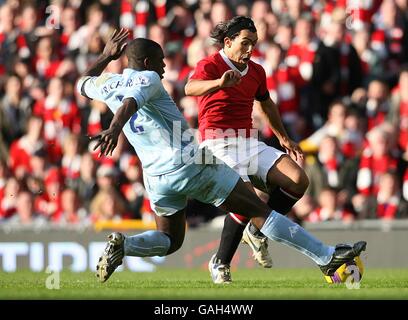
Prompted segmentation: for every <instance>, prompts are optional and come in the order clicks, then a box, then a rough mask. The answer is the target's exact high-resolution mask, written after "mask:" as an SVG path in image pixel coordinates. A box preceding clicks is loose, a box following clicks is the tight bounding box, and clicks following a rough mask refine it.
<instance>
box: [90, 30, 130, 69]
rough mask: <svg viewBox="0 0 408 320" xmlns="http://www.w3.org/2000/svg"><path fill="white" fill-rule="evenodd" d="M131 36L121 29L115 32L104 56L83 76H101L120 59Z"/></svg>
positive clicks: (103, 53) (106, 46)
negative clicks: (108, 66) (111, 64)
mask: <svg viewBox="0 0 408 320" xmlns="http://www.w3.org/2000/svg"><path fill="white" fill-rule="evenodd" d="M128 36H129V31H128V30H126V29H123V28H122V29H120V30H119V31H118V30H115V31H113V33H112V35H111V36H110V38H109V40H108V42H107V43H106V45H105V48H104V49H103V52H102V54H101V55H100V56H99V57H98V59H97V60H96V61H95V63H94V64H92V65H91V66H90V67H89V68H88V69H87V70H86V71H85V73H84V74H83V76H91V77H95V76H99V75H100V74H101V73H102V72H103V70H105V68H106V66H107V65H108V64H109V62H111V61H112V60H116V59H119V57H120V56H121V55H122V53H123V51H124V50H125V47H126V40H127V38H128Z"/></svg>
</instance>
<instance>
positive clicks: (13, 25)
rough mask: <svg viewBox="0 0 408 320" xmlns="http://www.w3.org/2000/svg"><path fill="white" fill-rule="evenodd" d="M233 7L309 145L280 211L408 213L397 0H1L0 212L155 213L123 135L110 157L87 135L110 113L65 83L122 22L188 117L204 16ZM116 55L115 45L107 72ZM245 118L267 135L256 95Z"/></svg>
mask: <svg viewBox="0 0 408 320" xmlns="http://www.w3.org/2000/svg"><path fill="white" fill-rule="evenodd" d="M235 15H245V16H250V17H251V18H252V19H253V20H254V22H255V24H256V27H257V30H258V39H259V40H258V43H257V46H256V48H255V50H254V52H253V56H252V59H253V60H254V61H256V62H258V63H260V64H261V65H262V66H263V67H264V68H265V70H266V74H267V85H268V89H269V91H270V94H271V97H272V99H273V100H274V101H275V102H276V103H277V105H278V107H279V109H280V113H281V116H282V120H283V122H284V124H285V126H286V129H287V131H288V133H289V134H290V136H291V138H292V139H294V140H295V141H297V142H299V143H300V145H301V147H302V148H303V150H304V152H305V155H306V156H305V160H304V162H303V163H301V165H302V166H303V167H304V169H305V170H306V172H307V174H308V176H309V179H310V187H309V189H308V191H307V193H306V195H305V196H304V197H303V198H302V199H301V200H300V201H299V203H298V204H297V205H296V206H295V207H294V209H293V210H292V212H291V214H290V216H291V217H292V218H293V219H295V220H297V221H299V222H302V221H309V222H320V221H326V220H342V221H347V222H350V223H351V222H352V221H355V220H358V219H399V218H407V217H408V205H407V201H408V166H407V163H408V67H407V65H406V64H407V63H408V30H407V29H408V1H407V0H384V1H381V0H358V1H357V0H339V1H320V0H319V1H316V0H303V1H302V0H273V1H244V0H230V1H213V0H185V1H166V0H155V1H142V0H135V1H132V0H121V1H120V0H117V1H114V0H100V1H82V0H67V1H62V0H61V1H17V0H11V1H4V0H3V1H2V0H0V93H1V94H0V224H14V225H22V224H32V223H40V222H49V223H53V224H60V225H61V224H62V225H64V224H80V223H89V224H92V223H95V222H97V221H103V220H120V219H128V218H131V219H143V220H144V221H152V220H154V214H153V212H152V210H151V208H150V205H149V199H148V196H147V194H146V192H145V189H144V186H143V176H142V170H141V166H140V163H139V159H138V157H137V156H136V154H135V153H134V151H133V149H132V148H131V147H130V145H129V144H128V142H127V141H126V139H125V138H123V137H121V139H120V143H119V145H118V147H117V149H116V150H115V152H114V154H113V156H112V157H109V158H105V157H101V158H99V157H98V153H97V152H95V151H93V146H92V142H90V141H89V138H88V137H89V136H93V135H96V134H98V133H99V132H100V131H101V130H104V129H107V128H108V127H109V124H110V121H111V119H112V117H113V115H112V113H111V112H110V111H109V109H108V108H107V106H106V105H105V104H103V103H100V102H98V101H91V100H88V99H86V98H84V97H81V96H80V95H78V93H77V92H76V91H75V83H76V81H77V79H78V77H79V75H80V74H81V73H82V72H84V71H85V70H86V68H87V67H88V66H89V65H90V64H92V63H93V62H94V61H95V59H96V58H97V56H98V55H99V54H100V53H101V52H102V50H103V47H104V44H105V41H106V39H107V38H108V36H109V35H110V34H111V32H112V31H113V29H114V28H118V27H125V28H129V29H130V30H131V37H133V38H135V37H148V38H150V39H152V40H154V41H156V42H158V43H159V44H160V45H161V46H162V47H163V49H164V52H165V63H166V68H165V71H166V72H165V75H164V79H163V84H164V86H165V88H166V90H167V91H168V92H169V93H170V94H171V96H172V97H173V98H174V100H175V101H176V103H177V105H179V106H180V108H181V110H182V112H183V113H184V115H185V117H186V119H187V120H188V122H189V123H190V125H191V126H192V127H194V128H196V127H197V114H198V107H197V100H196V98H193V97H186V96H185V95H184V85H185V83H186V81H187V79H188V77H189V75H190V74H191V72H192V71H193V70H194V67H195V65H196V64H197V62H198V61H199V60H200V59H202V58H203V57H205V56H207V55H210V54H212V53H215V52H216V51H217V50H219V48H218V47H216V46H215V44H214V42H213V41H212V40H211V39H210V36H209V35H210V31H211V30H212V28H213V27H214V26H215V25H216V24H217V23H219V22H220V21H225V20H228V19H230V18H232V17H233V16H235ZM124 67H126V61H125V59H124V58H123V59H120V60H117V61H113V62H111V63H110V64H109V66H108V68H107V70H106V71H108V72H115V73H120V72H121V71H122V69H123V68H124ZM253 123H254V127H255V128H257V129H259V132H260V137H259V138H260V139H261V140H263V141H265V142H266V143H268V144H272V145H276V139H274V136H273V133H272V131H271V129H270V127H269V126H268V123H267V120H266V118H265V116H264V115H263V114H262V112H261V111H260V108H259V107H258V106H257V105H256V104H255V105H254V112H253ZM221 214H222V212H220V211H219V210H217V209H215V208H213V207H211V206H208V205H204V204H202V203H199V202H197V201H190V202H189V205H188V207H187V216H188V223H189V224H190V226H192V227H194V226H197V225H200V224H201V223H203V222H208V221H209V220H211V219H213V218H214V217H216V216H219V215H221Z"/></svg>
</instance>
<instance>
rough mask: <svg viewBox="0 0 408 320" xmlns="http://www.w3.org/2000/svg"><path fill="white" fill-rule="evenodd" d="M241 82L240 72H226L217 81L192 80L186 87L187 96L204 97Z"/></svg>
mask: <svg viewBox="0 0 408 320" xmlns="http://www.w3.org/2000/svg"><path fill="white" fill-rule="evenodd" d="M240 82H241V75H240V73H239V72H238V71H235V70H228V71H225V72H224V74H223V75H222V77H221V78H219V79H215V80H200V79H190V80H188V82H187V84H186V86H185V87H184V92H185V94H186V95H187V96H204V95H206V94H209V93H211V92H213V91H216V90H218V89H221V88H226V87H232V86H235V85H237V84H238V83H240Z"/></svg>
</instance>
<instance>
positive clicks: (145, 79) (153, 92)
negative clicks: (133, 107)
mask: <svg viewBox="0 0 408 320" xmlns="http://www.w3.org/2000/svg"><path fill="white" fill-rule="evenodd" d="M133 81H137V83H138V85H137V86H134V87H132V88H129V89H128V90H126V91H125V92H124V94H123V99H127V98H133V99H135V101H136V104H137V106H138V108H141V107H142V106H144V105H145V104H146V103H147V102H149V101H150V100H151V99H153V98H155V97H156V96H157V95H158V93H159V91H160V88H161V87H162V86H163V85H162V83H161V80H160V77H159V75H158V74H157V73H156V72H154V71H147V72H141V73H139V74H137V75H136V76H135V77H134V79H133Z"/></svg>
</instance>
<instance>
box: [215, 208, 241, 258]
mask: <svg viewBox="0 0 408 320" xmlns="http://www.w3.org/2000/svg"><path fill="white" fill-rule="evenodd" d="M232 215H234V217H232ZM242 220H244V221H242ZM247 223H248V219H247V218H245V217H243V216H239V215H236V214H233V213H229V214H227V216H226V217H225V220H224V228H223V229H222V234H221V241H220V246H219V248H218V252H217V255H216V257H217V258H218V259H220V260H221V263H222V264H231V260H232V257H233V256H234V254H235V251H237V248H238V245H239V243H240V242H241V238H242V233H243V232H244V229H245V227H246V225H247Z"/></svg>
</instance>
